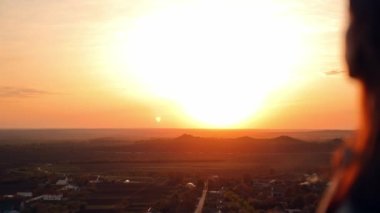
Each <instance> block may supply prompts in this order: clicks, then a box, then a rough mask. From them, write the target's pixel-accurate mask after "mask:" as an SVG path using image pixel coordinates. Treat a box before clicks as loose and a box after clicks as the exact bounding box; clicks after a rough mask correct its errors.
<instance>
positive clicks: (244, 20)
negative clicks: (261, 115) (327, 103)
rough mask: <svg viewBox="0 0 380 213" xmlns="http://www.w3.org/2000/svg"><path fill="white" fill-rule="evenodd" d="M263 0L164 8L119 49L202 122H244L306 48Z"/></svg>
mask: <svg viewBox="0 0 380 213" xmlns="http://www.w3.org/2000/svg"><path fill="white" fill-rule="evenodd" d="M257 4H258V3H257V2H256V3H255V4H254V3H251V1H228V2H227V1H220V0H218V1H199V2H197V3H194V2H193V3H191V4H190V3H188V4H181V5H175V6H173V7H170V8H165V9H160V10H158V11H156V12H154V13H151V14H148V15H146V16H143V17H140V18H138V19H136V21H135V22H134V23H133V26H132V27H131V28H130V29H129V30H128V31H127V32H122V33H121V36H119V37H118V39H116V40H115V45H114V46H113V47H112V51H113V53H112V54H113V57H114V58H117V59H119V60H120V61H123V63H125V67H127V69H128V71H127V72H128V73H129V75H133V76H134V77H135V78H137V79H139V81H140V83H141V84H143V85H144V86H145V87H146V88H148V89H149V90H150V91H151V93H153V94H154V95H156V96H158V97H161V98H165V99H170V100H174V101H175V102H176V103H178V104H179V105H180V106H181V107H182V108H183V110H184V111H185V112H186V113H187V114H188V116H190V117H191V118H192V119H194V120H195V121H197V122H199V124H202V125H203V126H207V127H234V126H237V125H239V124H240V123H242V122H244V121H245V120H247V119H249V118H250V117H252V116H254V115H255V113H258V111H259V109H260V108H261V107H262V106H263V104H264V101H265V99H266V98H267V97H268V96H269V95H270V94H271V93H272V92H274V91H275V90H279V89H281V87H283V86H286V83H288V82H289V78H291V75H292V72H293V71H294V70H295V66H296V63H297V59H299V58H300V55H301V54H302V53H301V52H300V45H299V43H300V40H299V39H300V38H299V36H297V35H296V34H295V33H294V32H292V31H291V30H289V29H291V28H292V27H293V26H292V24H293V23H292V21H291V20H287V19H286V18H284V17H283V16H281V8H278V7H276V5H275V4H274V3H269V1H260V3H259V4H258V5H257ZM119 65H120V63H119ZM117 77H118V78H119V77H122V76H117Z"/></svg>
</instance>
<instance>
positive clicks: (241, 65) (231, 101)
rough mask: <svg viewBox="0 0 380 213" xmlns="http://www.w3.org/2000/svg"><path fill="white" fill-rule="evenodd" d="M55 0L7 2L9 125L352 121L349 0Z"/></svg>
mask: <svg viewBox="0 0 380 213" xmlns="http://www.w3.org/2000/svg"><path fill="white" fill-rule="evenodd" d="M42 1H44V0H42ZM47 2H49V3H47ZM47 2H46V3H43V4H42V5H44V6H40V5H39V4H32V3H27V2H18V1H6V3H4V5H3V7H0V27H1V29H3V32H4V33H2V34H1V35H0V49H1V50H2V51H0V61H1V63H0V70H1V77H0V103H1V104H0V118H1V123H0V126H1V127H3V128H31V127H33V128H44V127H48V128H85V127H86V128H280V129H282V128H323V129H325V128H354V127H355V126H354V125H353V124H355V121H357V116H356V115H357V112H358V108H357V106H356V105H355V104H354V103H356V101H357V97H358V96H357V95H352V96H348V95H345V94H347V93H351V94H354V91H355V86H354V85H353V84H351V83H350V82H348V81H347V80H346V79H345V78H344V77H343V76H345V75H342V74H343V73H345V69H346V68H345V66H344V63H342V62H344V60H342V59H343V54H342V52H343V49H344V48H343V46H342V45H343V44H344V42H343V40H342V38H343V32H344V29H345V22H344V20H345V18H346V13H345V9H346V8H345V7H346V5H345V4H344V3H343V2H342V1H341V0H332V2H329V3H326V2H324V1H313V2H312V3H309V2H306V1H297V0H267V1H257V0H234V1H229V0H207V1H203V0H162V1H150V0H148V1H146V0H141V1H119V0H109V1H87V0H85V1H80V2H79V1H72V0H70V1H68V2H66V3H63V2H62V3H61V2H51V1H47ZM326 94H332V96H333V97H334V98H331V97H332V96H330V95H326ZM311 97H312V98H311ZM156 117H161V118H162V120H161V121H160V122H157V120H156Z"/></svg>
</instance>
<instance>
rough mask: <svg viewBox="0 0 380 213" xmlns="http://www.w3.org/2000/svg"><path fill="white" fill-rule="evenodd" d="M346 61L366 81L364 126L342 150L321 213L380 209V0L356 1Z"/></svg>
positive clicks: (352, 7) (351, 71)
mask: <svg viewBox="0 0 380 213" xmlns="http://www.w3.org/2000/svg"><path fill="white" fill-rule="evenodd" d="M346 60H347V65H348V69H349V74H350V76H351V77H353V78H356V79H358V81H359V82H360V84H361V86H362V91H363V101H362V109H363V113H362V125H361V128H360V130H359V137H358V140H357V141H355V142H353V143H351V144H347V145H346V147H345V148H344V150H343V151H341V154H340V157H339V159H340V160H339V166H338V168H337V169H336V174H335V176H334V178H333V180H332V181H331V185H330V186H329V189H328V191H327V193H326V195H325V197H324V199H323V200H322V202H321V205H320V207H319V212H364V213H365V212H380V0H350V25H349V28H348V30H347V35H346Z"/></svg>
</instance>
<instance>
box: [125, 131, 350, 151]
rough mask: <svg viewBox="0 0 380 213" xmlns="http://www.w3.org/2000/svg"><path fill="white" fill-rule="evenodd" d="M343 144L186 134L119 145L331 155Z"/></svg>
mask: <svg viewBox="0 0 380 213" xmlns="http://www.w3.org/2000/svg"><path fill="white" fill-rule="evenodd" d="M342 143H343V140H342V139H339V138H337V139H333V140H327V141H324V142H308V141H303V140H300V139H296V138H293V137H289V136H279V137H275V138H266V139H261V138H259V139H257V138H252V137H239V138H203V137H196V136H192V135H189V134H183V135H181V136H179V137H176V138H172V139H151V140H141V141H137V142H135V143H133V144H129V145H125V146H119V147H118V149H119V151H129V152H210V153H294V152H295V153H297V152H332V151H334V150H335V149H336V148H337V147H338V146H340V145H341V144H342Z"/></svg>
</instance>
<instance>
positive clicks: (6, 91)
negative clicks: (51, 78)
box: [0, 86, 52, 98]
mask: <svg viewBox="0 0 380 213" xmlns="http://www.w3.org/2000/svg"><path fill="white" fill-rule="evenodd" d="M47 94H52V93H51V92H49V91H45V90H39V89H34V88H23V87H8V86H0V98H28V97H36V96H41V95H47Z"/></svg>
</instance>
